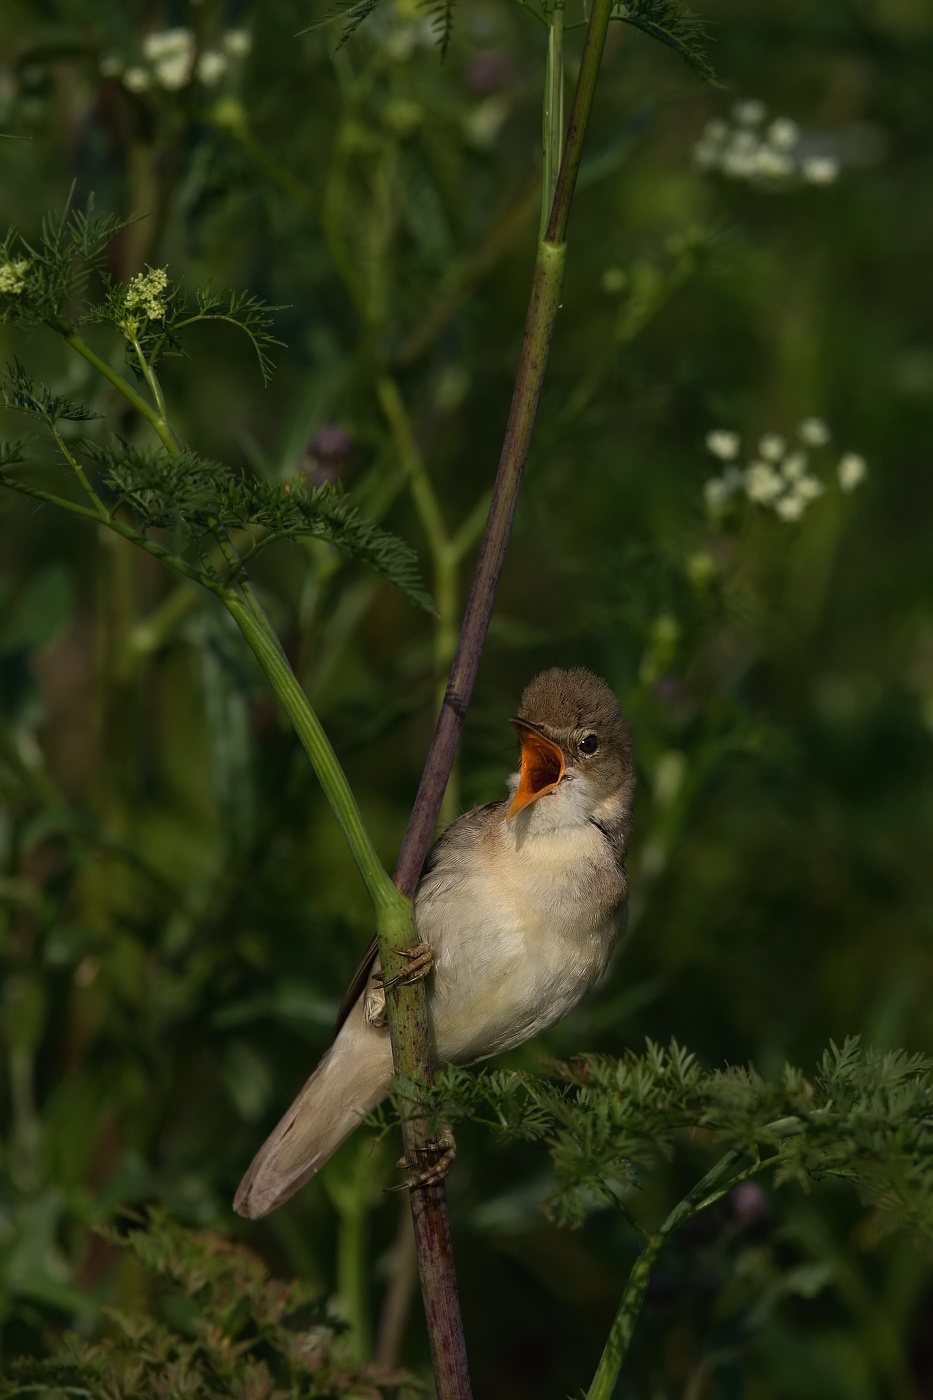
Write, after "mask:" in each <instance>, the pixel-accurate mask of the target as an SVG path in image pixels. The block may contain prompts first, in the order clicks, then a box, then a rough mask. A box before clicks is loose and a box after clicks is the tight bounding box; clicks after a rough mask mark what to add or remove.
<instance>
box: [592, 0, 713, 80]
mask: <svg viewBox="0 0 933 1400" xmlns="http://www.w3.org/2000/svg"><path fill="white" fill-rule="evenodd" d="M613 18H614V19H620V20H622V21H623V23H624V24H630V25H632V27H633V28H635V29H640V30H641V32H642V33H643V34H647V35H648V36H649V38H651V39H657V41H658V43H660V44H666V45H667V47H668V48H671V49H676V51H677V52H678V53H679V54H680V56H681V58H682V59H683V60H684V62H685V63H687V64H689V66H690V67H691V68H692V69H693V71H694V72H695V73H696V74H698V76H699V77H701V78H702V79H703V80H704V82H707V83H715V81H716V74H715V72H714V71H713V67H712V65H711V63H710V61H709V59H708V58H707V56H706V42H707V36H708V30H707V25H706V22H705V21H704V20H702V19H700V17H699V15H695V14H694V13H693V11H692V10H689V9H688V8H687V6H686V5H681V4H680V3H679V0H629V3H628V4H621V5H619V6H617V8H616V9H615V11H614V12H613Z"/></svg>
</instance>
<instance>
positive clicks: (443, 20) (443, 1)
mask: <svg viewBox="0 0 933 1400" xmlns="http://www.w3.org/2000/svg"><path fill="white" fill-rule="evenodd" d="M455 4H456V0H422V8H423V9H424V10H426V11H427V14H428V19H429V21H430V24H431V32H432V34H433V35H434V40H435V43H436V44H437V47H438V50H439V52H440V55H441V58H446V57H447V50H448V49H449V47H450V41H451V39H452V38H453V32H454V5H455Z"/></svg>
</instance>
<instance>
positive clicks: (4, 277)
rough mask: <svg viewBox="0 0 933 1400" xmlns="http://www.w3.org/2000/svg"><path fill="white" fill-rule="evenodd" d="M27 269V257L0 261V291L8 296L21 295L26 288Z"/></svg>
mask: <svg viewBox="0 0 933 1400" xmlns="http://www.w3.org/2000/svg"><path fill="white" fill-rule="evenodd" d="M28 271H29V259H28V258H14V260H13V261H12V262H5V263H0V292H5V293H6V295H7V296H9V297H18V296H21V295H22V293H23V292H25V290H26V273H27V272H28Z"/></svg>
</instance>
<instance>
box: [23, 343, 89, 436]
mask: <svg viewBox="0 0 933 1400" xmlns="http://www.w3.org/2000/svg"><path fill="white" fill-rule="evenodd" d="M2 394H3V402H4V403H5V404H6V406H7V408H14V409H17V410H18V411H19V412H20V413H32V414H35V416H36V417H37V418H41V419H42V421H43V422H44V423H46V424H47V425H48V426H49V427H50V428H54V426H55V424H56V423H58V422H59V421H60V420H61V419H63V418H64V419H67V420H68V421H70V422H73V423H88V422H90V421H91V420H92V419H94V418H99V417H100V414H99V413H93V412H92V411H91V410H90V409H89V408H88V407H87V405H86V404H83V403H78V402H77V400H76V399H68V398H65V397H64V396H63V395H62V394H53V393H52V391H51V389H49V388H47V387H46V385H45V384H41V383H39V382H38V381H37V380H35V379H33V378H32V376H31V375H29V374H27V373H26V370H25V368H24V367H23V366H22V365H21V364H20V362H19V360H13V362H12V363H11V364H8V365H7V366H6V369H5V370H4V372H3V387H2Z"/></svg>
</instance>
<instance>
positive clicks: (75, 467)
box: [52, 427, 107, 516]
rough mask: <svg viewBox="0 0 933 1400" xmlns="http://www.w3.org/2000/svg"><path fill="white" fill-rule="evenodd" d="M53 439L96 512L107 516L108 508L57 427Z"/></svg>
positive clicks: (53, 432)
mask: <svg viewBox="0 0 933 1400" xmlns="http://www.w3.org/2000/svg"><path fill="white" fill-rule="evenodd" d="M52 437H53V438H54V439H55V445H56V447H57V448H58V450H59V452H60V453H61V454H62V456H63V457H64V459H65V461H66V462H67V463H68V465H69V466H70V467H71V469H72V471H73V472H74V474H75V476H76V477H77V478H78V481H79V482H80V483H81V489H82V490H83V491H84V494H85V495H86V496H87V498H88V500H89V501H90V503H91V505H92V506H93V507H94V509H95V510H96V511H99V513H100V514H101V515H102V516H105V515H107V507H106V506H105V505H104V503H103V501H102V500H101V498H100V496H98V494H97V492H96V491H95V490H94V487H93V486H92V485H91V483H90V481H89V480H88V476H87V472H86V471H85V470H84V468H83V467H82V465H81V463H80V462H79V461H78V459H77V457H76V456H75V455H74V453H73V452H72V451H71V450H70V449H69V447H68V444H67V443H66V442H65V439H64V438H63V437H62V435H61V433H60V432H59V431H58V429H57V428H55V427H53V429H52Z"/></svg>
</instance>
